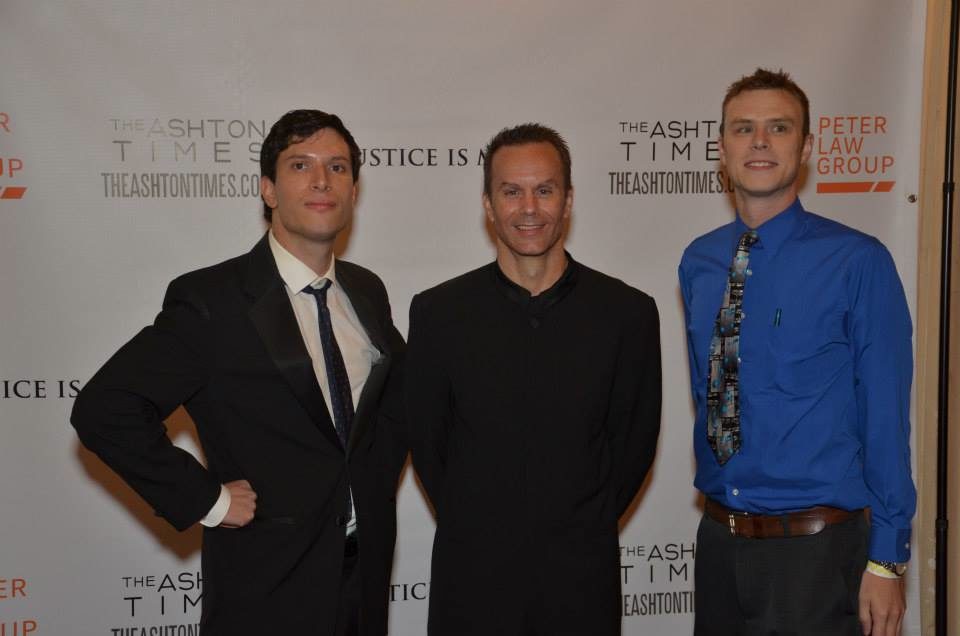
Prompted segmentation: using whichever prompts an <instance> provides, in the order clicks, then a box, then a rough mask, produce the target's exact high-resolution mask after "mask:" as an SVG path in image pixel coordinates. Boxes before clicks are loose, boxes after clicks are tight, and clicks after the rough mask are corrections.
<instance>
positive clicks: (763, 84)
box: [720, 68, 810, 137]
mask: <svg viewBox="0 0 960 636" xmlns="http://www.w3.org/2000/svg"><path fill="white" fill-rule="evenodd" d="M761 90H780V91H786V92H788V93H790V94H791V95H793V96H794V97H796V98H797V101H799V102H800V106H801V107H802V108H803V136H804V137H806V136H807V135H809V134H810V100H808V99H807V94H806V93H804V92H803V89H802V88H800V87H799V86H797V83H796V82H794V81H793V79H791V77H790V74H789V73H785V72H784V70H783V69H780V70H779V71H771V70H768V69H765V68H758V69H757V70H756V71H754V72H753V75H744V76H743V77H741V78H740V79H738V80H737V81H736V82H734V83H733V84H731V85H730V88H728V89H727V94H726V95H724V97H723V106H722V109H721V114H720V134H721V135H722V134H723V124H724V117H726V111H727V104H728V103H730V100H731V99H733V98H734V97H736V96H737V95H739V94H740V93H743V92H744V91H761Z"/></svg>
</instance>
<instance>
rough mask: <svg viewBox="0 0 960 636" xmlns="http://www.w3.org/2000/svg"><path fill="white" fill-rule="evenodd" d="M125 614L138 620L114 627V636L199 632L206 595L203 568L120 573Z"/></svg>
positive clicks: (189, 633) (190, 634)
mask: <svg viewBox="0 0 960 636" xmlns="http://www.w3.org/2000/svg"><path fill="white" fill-rule="evenodd" d="M120 580H121V581H122V583H123V589H122V592H121V594H120V596H121V598H122V600H123V605H122V614H123V615H127V616H129V618H130V619H131V621H135V622H136V624H133V625H124V626H122V627H114V628H111V629H110V634H111V636H160V635H168V634H169V635H170V636H174V635H183V636H187V635H189V636H196V635H197V634H199V631H200V626H199V623H197V622H196V618H197V617H198V615H199V611H200V599H201V598H202V596H203V581H202V579H201V577H200V573H199V572H174V573H165V574H157V575H154V574H146V575H144V574H140V575H133V576H123V577H120Z"/></svg>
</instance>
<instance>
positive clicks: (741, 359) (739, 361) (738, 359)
mask: <svg viewBox="0 0 960 636" xmlns="http://www.w3.org/2000/svg"><path fill="white" fill-rule="evenodd" d="M741 362H743V358H741V357H740V356H737V364H740V363H741Z"/></svg>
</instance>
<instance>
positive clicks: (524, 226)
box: [513, 223, 546, 232]
mask: <svg viewBox="0 0 960 636" xmlns="http://www.w3.org/2000/svg"><path fill="white" fill-rule="evenodd" d="M513 227H514V228H516V229H517V230H518V231H520V232H534V231H536V230H541V229H543V228H544V227H546V223H521V224H519V225H514V226H513Z"/></svg>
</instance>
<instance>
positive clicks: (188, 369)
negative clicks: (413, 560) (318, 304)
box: [72, 236, 406, 636]
mask: <svg viewBox="0 0 960 636" xmlns="http://www.w3.org/2000/svg"><path fill="white" fill-rule="evenodd" d="M337 280H338V282H339V283H340V285H341V286H342V287H343V289H344V291H345V292H346V294H347V295H348V296H349V298H350V302H351V303H352V304H353V307H354V309H355V311H356V314H357V317H358V318H359V320H360V322H361V323H362V324H363V327H364V329H365V330H366V332H367V335H368V336H369V338H370V340H371V341H372V343H373V345H374V346H375V347H376V348H377V349H378V350H379V351H380V352H381V357H380V358H379V360H378V361H377V362H376V363H375V364H374V365H373V367H372V368H371V370H370V375H369V377H368V378H367V382H366V385H365V386H364V389H363V394H362V395H361V397H360V400H359V403H358V404H357V405H356V416H355V420H354V424H353V427H352V431H351V437H350V440H349V443H348V445H347V448H346V449H344V448H343V447H342V444H341V443H340V441H339V439H338V437H337V434H336V431H335V429H334V426H333V424H332V422H331V419H330V415H329V412H328V409H327V408H326V405H325V404H324V399H323V394H322V393H321V391H320V387H319V385H318V383H317V379H316V375H315V374H314V371H313V366H312V363H311V360H310V357H309V355H308V353H307V350H306V347H305V345H304V343H303V338H302V336H301V335H300V330H299V327H298V325H297V321H296V317H295V315H294V312H293V308H292V306H291V304H290V301H289V299H288V297H287V294H286V291H285V289H284V284H283V281H282V279H281V278H280V274H279V272H278V271H277V267H276V263H275V261H274V259H273V255H272V253H271V251H270V247H269V244H268V242H267V237H266V236H264V238H263V239H262V240H261V241H260V242H259V243H258V244H257V245H256V246H255V247H254V248H253V250H252V251H251V252H250V253H248V254H246V255H244V256H240V257H238V258H234V259H231V260H228V261H226V262H224V263H220V264H219V265H215V266H213V267H209V268H206V269H201V270H198V271H195V272H191V273H189V274H186V275H184V276H181V277H179V278H177V279H176V280H174V281H173V282H172V283H171V284H170V286H169V289H168V290H167V295H166V298H165V299H164V303H163V310H162V311H161V312H160V314H159V315H158V316H157V318H156V321H155V322H154V324H153V325H152V326H150V327H147V328H145V329H143V330H142V331H141V332H140V333H139V334H137V335H136V336H135V337H134V338H133V339H132V340H131V341H130V342H128V343H127V344H126V345H124V346H123V348H121V349H120V351H118V352H117V353H116V354H115V355H114V356H113V357H112V358H111V359H110V360H109V361H108V362H107V363H106V364H105V365H104V367H103V368H102V369H100V371H99V372H98V373H97V374H96V375H95V376H94V377H93V378H92V379H91V380H90V382H89V383H87V385H86V386H85V387H84V389H83V390H82V391H81V393H80V395H79V396H78V398H77V400H76V403H75V405H74V410H73V416H72V423H73V425H74V426H75V427H76V429H77V433H78V434H79V436H80V439H81V441H82V442H83V443H84V445H86V446H87V447H88V448H90V449H91V450H92V451H94V452H95V453H96V454H97V455H99V456H100V457H101V458H102V459H103V461H104V462H106V463H107V464H108V465H109V466H110V467H111V468H113V469H114V470H115V471H116V472H117V473H119V474H120V475H121V476H122V477H123V478H124V479H125V480H126V481H127V482H128V483H129V484H130V485H131V486H132V487H133V488H134V489H135V490H136V491H137V492H138V493H139V494H140V495H141V496H142V497H143V498H144V499H145V500H146V501H147V502H148V503H149V504H150V505H152V506H153V507H154V508H155V509H156V511H157V513H158V514H159V515H161V516H163V517H164V518H166V519H167V520H168V521H169V522H170V523H171V524H172V525H174V526H175V527H176V528H178V529H183V528H186V527H188V526H191V525H192V524H194V523H196V522H198V521H199V520H200V519H201V518H202V517H203V516H204V515H206V513H207V512H209V509H210V508H211V506H212V505H213V503H214V502H215V501H216V499H217V497H218V494H219V490H220V484H221V483H225V482H229V481H232V480H236V479H246V480H248V481H249V482H250V484H251V486H252V487H253V489H254V490H255V491H256V493H257V496H258V499H257V511H256V517H255V519H254V521H253V522H252V523H250V524H249V525H248V526H246V527H244V528H240V529H225V528H204V532H203V548H202V556H201V560H202V572H203V586H204V590H203V609H202V616H201V626H202V627H201V631H202V633H203V634H205V635H207V636H209V635H215V634H229V635H231V636H237V635H242V634H250V635H251V636H253V635H256V636H264V635H266V634H271V635H276V636H281V635H283V636H286V635H290V636H299V635H301V634H316V635H319V636H325V635H327V634H331V633H332V632H333V627H334V621H335V616H336V607H337V600H338V591H339V588H340V577H341V564H342V561H343V552H344V525H345V523H346V519H347V508H348V501H349V500H348V488H352V490H353V496H354V503H355V507H356V513H357V533H358V535H357V536H358V540H359V555H360V557H359V558H360V561H359V567H360V571H361V577H362V581H363V583H362V585H363V633H364V634H370V635H374V634H375V635H378V636H379V635H382V634H385V633H386V631H387V623H386V621H387V594H388V586H389V580H390V570H391V564H392V559H393V548H394V539H395V535H396V514H395V501H396V483H397V477H398V475H399V472H400V469H401V467H402V464H403V461H404V457H405V454H406V451H405V444H404V440H403V438H402V436H401V435H399V431H400V430H401V427H400V421H399V420H400V416H401V415H402V397H401V396H400V393H399V387H398V384H399V373H400V368H401V367H400V365H399V363H400V358H401V357H402V352H403V340H402V338H401V336H400V334H399V333H398V332H397V330H396V328H395V327H394V326H393V321H392V319H391V316H390V306H389V303H388V300H387V294H386V290H385V289H384V287H383V283H382V282H381V281H380V279H379V278H377V276H376V275H375V274H373V273H372V272H370V271H368V270H366V269H364V268H362V267H359V266H357V265H354V264H351V263H348V262H345V261H338V262H337ZM181 404H183V405H184V407H185V408H186V410H187V411H188V412H189V414H190V415H191V417H192V418H193V420H194V422H195V423H196V426H197V432H198V434H199V438H200V441H201V444H202V446H203V450H204V453H205V455H206V458H207V464H208V465H207V467H206V468H204V467H203V466H202V465H201V464H200V463H199V462H197V461H196V460H195V459H194V458H193V457H192V456H191V455H190V454H188V453H186V452H185V451H183V450H181V449H179V448H177V447H176V446H174V445H173V444H171V442H170V440H169V439H168V437H167V435H166V429H165V427H164V425H163V420H164V419H165V418H166V417H167V416H168V415H169V414H170V413H171V412H172V411H173V410H174V409H175V408H177V407H178V406H179V405H181Z"/></svg>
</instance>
